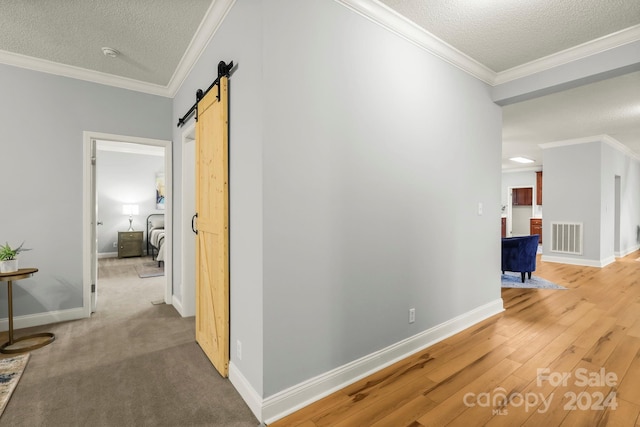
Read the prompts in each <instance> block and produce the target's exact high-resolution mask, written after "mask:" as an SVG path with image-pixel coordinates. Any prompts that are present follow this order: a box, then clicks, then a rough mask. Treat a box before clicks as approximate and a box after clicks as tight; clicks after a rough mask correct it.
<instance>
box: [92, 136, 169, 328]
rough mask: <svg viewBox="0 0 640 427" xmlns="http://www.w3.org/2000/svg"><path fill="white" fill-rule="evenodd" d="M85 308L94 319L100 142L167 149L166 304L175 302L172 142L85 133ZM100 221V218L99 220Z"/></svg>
mask: <svg viewBox="0 0 640 427" xmlns="http://www.w3.org/2000/svg"><path fill="white" fill-rule="evenodd" d="M82 139H83V144H82V149H83V162H82V172H83V179H82V207H83V208H82V290H83V292H82V308H83V312H84V315H85V317H90V316H91V285H92V281H93V280H92V279H93V277H92V265H95V263H97V258H98V254H97V248H96V249H95V250H94V249H93V246H92V242H93V241H95V239H96V226H95V224H94V221H95V220H94V216H95V208H96V206H95V203H94V202H93V200H95V199H94V197H95V195H96V185H95V181H94V180H93V179H92V172H93V171H94V168H95V165H94V162H93V160H94V158H93V156H94V153H95V151H94V150H93V149H92V147H95V144H96V141H97V140H100V141H114V142H128V143H133V144H142V145H153V146H157V147H163V148H164V168H165V171H164V175H165V182H166V185H165V192H166V195H165V231H166V233H165V245H167V246H166V255H167V257H166V259H165V261H164V270H165V279H166V286H165V292H164V301H165V303H166V304H171V303H172V294H173V268H172V267H173V262H172V260H173V216H172V211H173V189H172V187H173V171H172V165H173V161H172V142H171V141H167V140H161V139H150V138H140V137H135V136H125V135H115V134H108V133H101V132H91V131H84V132H83V133H82ZM96 220H97V219H96Z"/></svg>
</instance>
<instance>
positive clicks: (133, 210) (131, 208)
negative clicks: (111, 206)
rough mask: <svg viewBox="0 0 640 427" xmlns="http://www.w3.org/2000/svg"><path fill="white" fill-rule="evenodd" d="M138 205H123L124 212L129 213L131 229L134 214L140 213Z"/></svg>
mask: <svg viewBox="0 0 640 427" xmlns="http://www.w3.org/2000/svg"><path fill="white" fill-rule="evenodd" d="M138 212H139V211H138V205H122V214H123V215H129V230H127V231H133V216H134V215H138Z"/></svg>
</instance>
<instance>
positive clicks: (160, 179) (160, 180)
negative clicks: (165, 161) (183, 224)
mask: <svg viewBox="0 0 640 427" xmlns="http://www.w3.org/2000/svg"><path fill="white" fill-rule="evenodd" d="M164 196H165V192H164V172H160V173H157V174H156V209H164Z"/></svg>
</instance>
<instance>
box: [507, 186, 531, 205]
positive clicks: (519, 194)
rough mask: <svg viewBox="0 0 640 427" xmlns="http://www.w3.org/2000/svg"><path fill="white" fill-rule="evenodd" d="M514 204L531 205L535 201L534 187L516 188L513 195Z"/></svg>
mask: <svg viewBox="0 0 640 427" xmlns="http://www.w3.org/2000/svg"><path fill="white" fill-rule="evenodd" d="M512 201H513V206H531V204H532V203H533V189H532V188H514V189H513V195H512Z"/></svg>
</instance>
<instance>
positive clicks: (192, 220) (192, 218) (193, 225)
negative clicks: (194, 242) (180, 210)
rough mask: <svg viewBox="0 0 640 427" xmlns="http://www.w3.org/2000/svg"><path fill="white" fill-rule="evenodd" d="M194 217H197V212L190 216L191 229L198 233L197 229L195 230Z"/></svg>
mask: <svg viewBox="0 0 640 427" xmlns="http://www.w3.org/2000/svg"><path fill="white" fill-rule="evenodd" d="M196 218H198V213H197V212H196V213H195V215H193V216H192V217H191V231H193V232H194V233H196V234H198V230H196V227H195V222H196Z"/></svg>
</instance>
